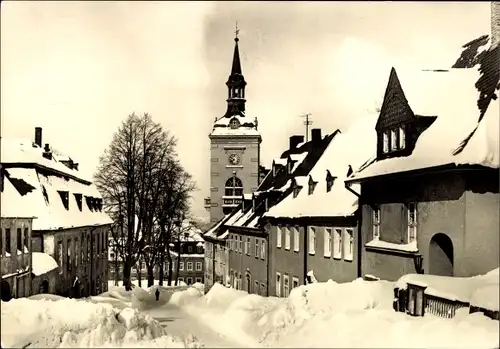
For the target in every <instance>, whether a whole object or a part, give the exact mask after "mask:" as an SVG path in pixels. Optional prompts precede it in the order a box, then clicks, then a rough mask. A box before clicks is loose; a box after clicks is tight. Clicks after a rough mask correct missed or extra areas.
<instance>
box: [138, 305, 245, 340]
mask: <svg viewBox="0 0 500 349" xmlns="http://www.w3.org/2000/svg"><path fill="white" fill-rule="evenodd" d="M145 313H147V314H149V315H151V316H152V317H153V318H154V319H156V320H157V321H158V322H159V323H160V324H161V325H162V326H163V327H164V328H165V329H166V331H167V332H168V333H169V334H170V335H173V336H176V337H180V338H186V339H189V338H192V337H194V338H195V339H196V340H197V341H198V342H199V343H201V344H202V345H203V346H205V347H207V348H244V347H247V345H246V344H245V343H241V342H235V341H233V340H231V339H228V338H227V337H225V336H223V335H221V334H219V333H217V332H215V331H214V330H213V329H212V328H210V327H208V326H207V324H206V323H205V322H204V321H203V320H201V319H200V318H197V317H196V316H194V315H191V314H190V313H188V312H186V311H184V310H182V309H180V308H179V307H178V306H176V305H173V304H169V303H167V304H164V305H162V306H160V307H158V308H153V309H150V310H146V311H145Z"/></svg>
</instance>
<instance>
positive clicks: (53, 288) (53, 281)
mask: <svg viewBox="0 0 500 349" xmlns="http://www.w3.org/2000/svg"><path fill="white" fill-rule="evenodd" d="M58 278H59V273H58V270H57V269H54V270H51V271H49V272H48V273H45V274H43V275H40V276H34V277H33V280H32V287H33V294H39V293H42V290H41V288H42V283H43V282H44V281H45V282H47V285H48V292H47V293H51V294H55V293H56V292H57V281H58Z"/></svg>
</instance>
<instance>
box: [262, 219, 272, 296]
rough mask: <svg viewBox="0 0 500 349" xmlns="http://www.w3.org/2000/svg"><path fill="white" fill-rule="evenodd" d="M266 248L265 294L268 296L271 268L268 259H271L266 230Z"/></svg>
mask: <svg viewBox="0 0 500 349" xmlns="http://www.w3.org/2000/svg"><path fill="white" fill-rule="evenodd" d="M263 230H264V232H265V231H266V229H265V228H264V229H263ZM265 241H266V245H267V246H266V248H267V251H266V268H267V286H266V288H267V296H268V297H269V287H270V286H269V285H270V279H269V277H270V274H271V273H270V270H269V269H271V263H270V259H271V244H270V243H269V233H267V232H266V240H265Z"/></svg>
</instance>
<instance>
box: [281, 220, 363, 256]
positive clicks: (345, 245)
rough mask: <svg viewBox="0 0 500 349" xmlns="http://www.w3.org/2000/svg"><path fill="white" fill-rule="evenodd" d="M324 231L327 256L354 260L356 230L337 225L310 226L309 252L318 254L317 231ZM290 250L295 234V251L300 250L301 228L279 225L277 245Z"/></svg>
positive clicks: (324, 251) (325, 254) (324, 249)
mask: <svg viewBox="0 0 500 349" xmlns="http://www.w3.org/2000/svg"><path fill="white" fill-rule="evenodd" d="M319 230H322V231H323V254H324V256H325V257H333V258H335V259H342V258H343V259H344V260H346V261H352V259H353V254H354V236H353V235H354V231H353V229H351V228H335V227H332V228H330V227H309V228H308V245H309V246H308V250H309V251H308V252H309V254H311V255H314V254H316V243H317V239H316V233H317V232H318V231H319ZM283 235H284V240H285V243H284V248H285V250H290V249H291V245H292V238H291V237H292V235H293V251H294V252H300V230H299V228H298V227H294V226H290V227H289V226H278V227H277V241H276V247H277V248H282V247H283Z"/></svg>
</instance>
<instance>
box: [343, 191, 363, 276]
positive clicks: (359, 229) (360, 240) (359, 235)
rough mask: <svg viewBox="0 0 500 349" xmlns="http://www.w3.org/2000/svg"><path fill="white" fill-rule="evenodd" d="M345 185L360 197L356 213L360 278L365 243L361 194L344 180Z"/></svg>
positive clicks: (357, 256) (358, 272)
mask: <svg viewBox="0 0 500 349" xmlns="http://www.w3.org/2000/svg"><path fill="white" fill-rule="evenodd" d="M344 185H345V188H346V189H347V190H348V191H350V192H351V193H353V194H354V195H356V197H357V198H358V210H357V212H356V215H355V217H356V220H357V221H358V229H357V231H358V234H357V237H358V239H357V242H358V243H357V248H358V251H357V252H358V253H357V254H356V259H357V263H358V265H357V268H356V269H357V271H356V273H357V275H356V277H358V278H360V277H362V275H361V274H362V270H361V255H362V253H361V251H362V250H363V243H362V238H361V226H362V220H363V219H362V218H363V214H362V212H361V195H360V194H358V193H357V192H355V191H354V190H352V189H351V187H350V186H349V184H347V183H345V182H344Z"/></svg>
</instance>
